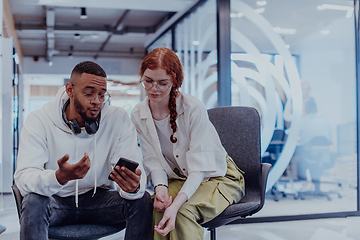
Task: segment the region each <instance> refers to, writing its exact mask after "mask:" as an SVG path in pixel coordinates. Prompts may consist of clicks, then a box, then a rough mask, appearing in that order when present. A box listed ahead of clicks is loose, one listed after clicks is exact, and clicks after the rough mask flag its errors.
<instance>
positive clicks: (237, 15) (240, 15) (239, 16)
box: [230, 12, 244, 18]
mask: <svg viewBox="0 0 360 240" xmlns="http://www.w3.org/2000/svg"><path fill="white" fill-rule="evenodd" d="M242 16H244V14H243V13H241V12H240V13H230V17H232V18H236V17H238V18H241V17H242Z"/></svg>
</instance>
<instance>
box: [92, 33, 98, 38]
mask: <svg viewBox="0 0 360 240" xmlns="http://www.w3.org/2000/svg"><path fill="white" fill-rule="evenodd" d="M91 38H92V39H98V38H99V34H97V33H93V34H91Z"/></svg>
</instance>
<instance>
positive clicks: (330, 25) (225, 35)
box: [0, 0, 360, 237]
mask: <svg viewBox="0 0 360 240" xmlns="http://www.w3.org/2000/svg"><path fill="white" fill-rule="evenodd" d="M0 2H1V6H2V10H1V11H0V14H2V18H3V23H2V26H3V27H2V28H0V29H2V34H1V37H0V46H1V48H0V51H1V54H0V69H1V72H2V75H1V82H2V84H1V85H0V86H1V88H0V89H1V92H2V98H1V99H0V106H1V108H0V109H1V111H0V119H1V121H0V122H1V125H0V131H1V133H2V138H1V140H0V153H1V155H0V156H2V157H1V158H0V176H1V177H0V220H1V219H5V217H6V216H9V215H11V214H13V213H14V212H15V208H14V205H13V202H12V201H13V200H12V196H11V188H10V187H11V185H12V184H13V177H12V174H13V171H14V168H15V167H16V155H17V147H18V141H19V137H20V132H21V127H22V125H23V123H24V121H25V119H26V117H27V116H28V114H29V113H30V112H31V111H34V110H36V109H39V108H41V107H42V105H43V104H44V103H46V102H47V101H49V100H50V99H51V98H52V97H53V96H54V95H55V94H56V92H57V91H58V89H59V88H61V87H62V86H63V85H64V84H65V83H66V82H67V81H68V79H69V77H70V71H71V70H72V68H73V66H75V65H76V64H77V63H78V62H80V61H84V60H92V61H95V62H97V63H99V64H100V65H101V66H102V67H103V68H104V69H105V71H106V72H107V73H108V90H109V92H110V94H111V96H112V98H111V101H110V104H111V105H115V106H119V107H123V108H125V109H126V110H127V111H128V112H130V111H131V109H132V108H133V107H134V106H135V105H136V104H137V103H139V102H140V101H141V100H142V99H143V98H144V96H145V93H144V91H143V89H142V88H141V87H140V86H139V84H138V82H139V76H138V69H139V66H140V62H141V60H142V58H143V57H144V56H145V54H146V52H148V51H150V50H151V49H153V48H156V47H168V48H171V49H173V50H174V51H175V52H176V53H177V54H178V56H179V58H180V59H181V61H182V64H183V66H184V77H185V81H184V85H183V86H182V88H181V91H182V92H185V93H189V94H192V95H194V96H196V97H197V98H199V99H200V100H201V101H203V102H204V103H205V105H206V106H207V108H213V107H216V106H226V105H231V106H251V107H254V108H256V109H257V110H258V111H259V113H260V115H261V124H262V126H261V129H262V139H261V141H262V142H261V148H262V156H263V161H264V162H270V163H271V164H272V165H273V168H272V170H271V172H270V175H269V179H268V184H267V190H268V191H267V201H266V203H265V206H264V208H263V210H262V211H260V212H259V213H257V214H255V215H254V216H252V217H250V218H248V219H247V220H246V221H249V222H264V221H286V220H293V219H310V218H317V217H319V218H320V217H321V218H323V217H340V216H341V217H344V216H355V215H356V216H358V215H359V213H360V211H359V171H358V169H359V167H358V166H359V158H358V146H359V143H358V141H357V139H358V111H357V109H358V100H357V99H358V94H359V91H358V86H359V85H358V80H359V79H358V76H357V72H358V71H359V69H358V68H359V66H357V64H356V62H357V60H359V56H357V55H356V49H358V48H359V38H358V33H357V32H356V29H357V28H356V26H357V23H358V21H359V15H358V14H359V9H358V5H359V1H358V0H302V1H298V0H287V1H283V0H267V1H256V0H171V1H170V0H154V1H147V0H134V1H127V0H116V1H115V0H103V1H95V0H91V1H74V0H72V1H70V0H62V1H50V0H27V1H26V0H0ZM150 2H151V3H150ZM0 224H1V225H5V226H6V223H5V222H1V221H0ZM6 227H7V231H8V232H9V231H12V230H11V226H10V230H9V226H6ZM14 228H16V227H14ZM14 231H16V230H14ZM5 233H6V231H5ZM3 234H4V233H3ZM0 237H1V235H0Z"/></svg>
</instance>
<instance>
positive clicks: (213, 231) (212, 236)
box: [209, 228, 216, 240]
mask: <svg viewBox="0 0 360 240" xmlns="http://www.w3.org/2000/svg"><path fill="white" fill-rule="evenodd" d="M209 231H210V239H211V240H216V231H215V228H210V229H209Z"/></svg>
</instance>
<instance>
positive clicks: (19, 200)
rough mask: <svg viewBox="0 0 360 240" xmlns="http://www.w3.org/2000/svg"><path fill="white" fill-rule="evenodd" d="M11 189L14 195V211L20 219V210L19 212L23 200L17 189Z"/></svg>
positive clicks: (15, 187)
mask: <svg viewBox="0 0 360 240" xmlns="http://www.w3.org/2000/svg"><path fill="white" fill-rule="evenodd" d="M11 188H12V191H13V193H14V197H15V203H16V210H17V213H18V216H19V219H20V210H21V203H22V200H23V196H22V195H21V193H20V190H19V189H18V187H17V186H16V185H12V186H11Z"/></svg>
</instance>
